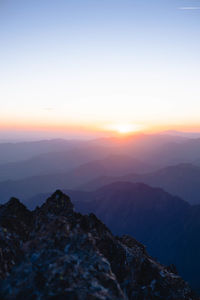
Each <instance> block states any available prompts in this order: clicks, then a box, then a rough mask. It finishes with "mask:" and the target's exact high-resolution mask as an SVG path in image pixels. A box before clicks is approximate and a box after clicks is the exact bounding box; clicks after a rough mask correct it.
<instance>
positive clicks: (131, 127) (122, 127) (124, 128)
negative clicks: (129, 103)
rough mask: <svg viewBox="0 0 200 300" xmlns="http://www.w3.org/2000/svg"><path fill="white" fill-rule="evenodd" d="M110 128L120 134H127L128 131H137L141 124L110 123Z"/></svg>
mask: <svg viewBox="0 0 200 300" xmlns="http://www.w3.org/2000/svg"><path fill="white" fill-rule="evenodd" d="M111 129H112V130H114V131H117V132H118V133H120V134H128V133H133V132H137V131H139V130H140V129H141V126H140V125H137V124H128V123H127V124H116V125H112V126H111Z"/></svg>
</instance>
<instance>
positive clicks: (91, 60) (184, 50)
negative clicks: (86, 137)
mask: <svg viewBox="0 0 200 300" xmlns="http://www.w3.org/2000/svg"><path fill="white" fill-rule="evenodd" d="M199 36H200V0H84V1H83V0H56V1H55V0H54V1H52V0H18V1H16V0H0V137H1V133H2V132H4V133H5V132H8V131H10V132H13V134H16V132H17V131H21V132H26V131H31V130H32V131H33V130H36V131H45V130H47V131H49V132H56V131H58V132H67V131H68V132H75V131H77V132H78V133H79V134H81V131H84V130H85V132H86V131H88V132H89V131H97V130H98V131H100V132H101V131H104V130H105V131H110V130H117V131H121V132H123V129H124V131H126V129H127V131H128V129H130V130H131V129H132V130H133V131H137V130H142V131H145V130H147V131H148V130H154V129H156V128H157V129H161V128H163V129H184V130H190V129H191V130H200V118H199V113H200V54H199V53H200V39H199ZM4 135H5V134H4Z"/></svg>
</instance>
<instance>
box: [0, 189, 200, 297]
mask: <svg viewBox="0 0 200 300" xmlns="http://www.w3.org/2000/svg"><path fill="white" fill-rule="evenodd" d="M13 222H14V223H13ZM12 225H13V226H12ZM0 237H1V245H3V247H2V249H1V256H0V277H1V281H0V298H1V299H4V300H11V299H27V300H29V299H36V300H37V299H38V300H39V299H40V300H46V299H77V300H83V299H85V300H86V299H97V300H98V299H99V300H100V299H101V300H109V299H110V300H111V299H112V300H114V299H116V300H123V299H124V300H125V299H131V300H132V299H138V300H139V299H152V300H153V299H157V300H173V299H174V300H175V299H179V300H189V299H190V300H195V299H198V297H197V296H195V295H194V293H193V292H192V291H191V289H190V287H189V286H188V285H187V284H186V283H185V282H184V281H183V280H182V279H181V277H179V276H178V275H177V273H176V271H175V269H174V267H164V266H163V265H161V264H159V263H158V262H156V261H155V260H154V259H153V258H152V257H150V256H149V255H148V254H147V252H146V250H145V247H144V246H143V245H142V244H140V243H139V242H137V241H136V240H135V239H134V238H132V237H130V236H127V235H125V236H122V237H115V236H114V235H113V234H112V233H111V232H110V230H109V229H108V228H107V227H106V226H105V225H104V224H103V223H102V222H101V221H100V220H98V219H97V218H96V216H95V215H94V214H90V215H86V216H84V215H81V214H80V213H76V212H74V210H73V205H72V203H71V201H70V199H69V197H68V196H66V195H64V194H63V193H62V192H61V191H56V192H55V193H54V194H53V195H52V196H51V197H49V198H48V199H47V201H46V202H45V203H44V204H43V205H42V206H41V207H40V208H37V209H36V210H35V211H34V212H30V211H28V210H27V208H26V207H25V206H24V205H23V204H21V203H20V202H19V201H18V200H17V199H11V200H10V201H9V202H8V203H6V204H5V205H3V206H1V207H0Z"/></svg>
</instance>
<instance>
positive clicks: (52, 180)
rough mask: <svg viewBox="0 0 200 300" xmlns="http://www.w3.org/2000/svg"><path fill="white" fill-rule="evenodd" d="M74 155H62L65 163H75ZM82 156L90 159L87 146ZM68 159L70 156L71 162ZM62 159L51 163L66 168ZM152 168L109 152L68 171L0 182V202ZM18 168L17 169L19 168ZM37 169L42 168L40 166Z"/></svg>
mask: <svg viewBox="0 0 200 300" xmlns="http://www.w3.org/2000/svg"><path fill="white" fill-rule="evenodd" d="M99 150H100V149H99ZM95 153H96V151H95ZM73 154H74V156H73ZM77 155H79V152H78V154H76V152H73V151H72V153H71V152H70V156H68V158H67V157H66V162H65V163H66V165H67V164H68V160H69V165H72V164H75V163H76V162H77V161H78V160H79V159H80V158H78V157H77ZM84 155H85V158H88V156H90V158H92V155H93V153H92V152H89V151H88V149H86V150H85V154H84V153H82V159H83V156H84ZM50 157H51V155H50ZM69 158H71V162H70V159H69ZM72 158H74V159H72ZM76 158H77V161H76ZM62 159H63V157H61V160H60V161H59V157H58V162H56V160H54V162H53V164H54V163H58V164H60V167H62V168H64V169H67V168H65V163H63V164H62ZM74 160H75V161H74ZM48 161H49V160H48ZM47 165H48V163H47ZM41 166H42V163H41ZM152 168H153V167H152V166H150V165H147V164H145V163H143V162H141V161H138V160H136V159H134V158H131V157H128V156H125V155H109V156H108V157H106V158H105V159H101V160H96V161H92V162H89V163H86V164H82V165H81V166H79V167H77V168H75V169H73V170H71V171H69V170H66V171H65V172H64V171H63V172H59V171H58V172H53V173H52V174H47V175H40V176H32V177H29V178H25V179H21V180H7V181H2V182H0V199H1V201H2V202H5V201H6V200H7V199H9V198H10V197H12V196H14V195H15V196H16V197H18V198H21V199H22V200H25V199H27V198H30V197H32V196H34V195H35V194H39V193H45V192H52V191H53V190H55V189H57V188H60V189H73V188H75V187H77V186H81V185H83V184H86V183H87V182H88V181H90V180H92V179H93V178H95V177H96V176H102V175H105V174H107V175H108V176H110V175H115V174H121V175H124V174H126V173H127V172H130V171H132V170H135V172H139V171H140V172H142V171H143V172H144V171H147V170H151V169H152ZM44 169H45V168H44ZM18 170H20V168H19V169H18ZM41 170H43V168H42V167H41ZM19 173H20V171H19Z"/></svg>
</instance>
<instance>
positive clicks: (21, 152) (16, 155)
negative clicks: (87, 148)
mask: <svg viewBox="0 0 200 300" xmlns="http://www.w3.org/2000/svg"><path fill="white" fill-rule="evenodd" d="M82 144H84V142H82V141H76V140H63V139H53V140H42V141H35V142H17V143H0V164H5V163H9V162H17V161H21V160H27V159H30V158H32V157H33V156H37V155H40V154H43V153H48V152H61V151H66V150H70V149H72V148H74V147H80V146H81V145H82Z"/></svg>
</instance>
